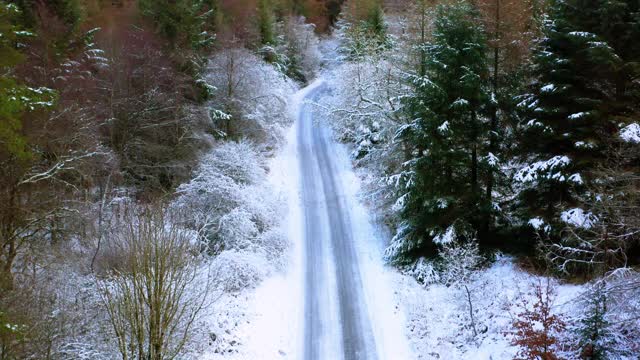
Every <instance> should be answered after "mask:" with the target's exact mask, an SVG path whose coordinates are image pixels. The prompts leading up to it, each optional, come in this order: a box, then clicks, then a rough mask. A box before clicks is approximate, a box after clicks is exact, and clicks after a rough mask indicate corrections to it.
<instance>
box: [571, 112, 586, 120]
mask: <svg viewBox="0 0 640 360" xmlns="http://www.w3.org/2000/svg"><path fill="white" fill-rule="evenodd" d="M587 115H589V113H587V112H579V113H575V114H571V115H569V116H568V117H567V119H569V120H578V119H582V118H584V117H586V116H587Z"/></svg>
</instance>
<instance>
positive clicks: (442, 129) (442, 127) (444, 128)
mask: <svg viewBox="0 0 640 360" xmlns="http://www.w3.org/2000/svg"><path fill="white" fill-rule="evenodd" d="M438 131H439V132H440V133H441V134H444V133H446V132H447V131H449V122H448V121H445V122H443V123H442V125H440V126H438Z"/></svg>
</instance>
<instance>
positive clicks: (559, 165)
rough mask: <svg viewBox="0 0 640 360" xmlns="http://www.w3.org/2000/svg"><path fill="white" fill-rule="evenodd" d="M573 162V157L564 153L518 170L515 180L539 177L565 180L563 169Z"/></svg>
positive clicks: (528, 179) (526, 180)
mask: <svg viewBox="0 0 640 360" xmlns="http://www.w3.org/2000/svg"><path fill="white" fill-rule="evenodd" d="M570 163H571V159H569V158H568V157H567V156H564V155H557V156H554V157H552V158H551V159H549V160H542V161H537V162H534V163H532V164H530V165H527V166H525V167H523V168H522V169H520V170H518V172H517V173H516V175H515V180H516V181H519V182H523V183H530V182H534V181H536V180H537V179H539V178H545V179H554V180H558V181H564V180H565V179H564V176H563V175H562V173H561V170H562V169H563V168H565V167H566V166H568V165H569V164H570Z"/></svg>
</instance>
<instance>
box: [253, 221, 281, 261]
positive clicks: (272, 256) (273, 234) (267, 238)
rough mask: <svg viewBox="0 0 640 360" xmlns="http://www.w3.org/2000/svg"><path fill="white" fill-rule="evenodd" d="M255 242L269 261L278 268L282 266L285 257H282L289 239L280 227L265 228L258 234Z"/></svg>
mask: <svg viewBox="0 0 640 360" xmlns="http://www.w3.org/2000/svg"><path fill="white" fill-rule="evenodd" d="M256 242H257V244H258V245H259V246H260V249H262V251H264V253H265V256H266V257H267V259H268V260H269V261H270V262H272V263H273V264H274V265H276V267H279V268H281V267H283V266H284V262H285V259H284V258H283V257H284V255H285V252H286V250H287V249H288V247H289V239H288V238H287V234H286V233H285V232H284V231H283V230H282V229H280V228H272V229H270V230H267V231H265V232H263V233H262V234H260V235H259V236H258V238H257V239H256Z"/></svg>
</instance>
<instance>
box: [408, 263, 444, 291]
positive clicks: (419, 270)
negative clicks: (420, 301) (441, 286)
mask: <svg viewBox="0 0 640 360" xmlns="http://www.w3.org/2000/svg"><path fill="white" fill-rule="evenodd" d="M407 272H408V273H409V274H410V275H411V276H412V277H413V278H414V279H416V280H417V281H418V282H419V283H421V284H423V285H424V286H428V285H431V284H436V283H440V282H441V281H442V279H441V276H440V273H439V272H438V270H437V267H436V266H434V264H433V262H432V261H429V260H427V259H425V258H420V259H418V261H416V262H415V263H414V264H413V265H411V266H410V268H409V269H408V271H407Z"/></svg>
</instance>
